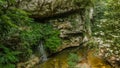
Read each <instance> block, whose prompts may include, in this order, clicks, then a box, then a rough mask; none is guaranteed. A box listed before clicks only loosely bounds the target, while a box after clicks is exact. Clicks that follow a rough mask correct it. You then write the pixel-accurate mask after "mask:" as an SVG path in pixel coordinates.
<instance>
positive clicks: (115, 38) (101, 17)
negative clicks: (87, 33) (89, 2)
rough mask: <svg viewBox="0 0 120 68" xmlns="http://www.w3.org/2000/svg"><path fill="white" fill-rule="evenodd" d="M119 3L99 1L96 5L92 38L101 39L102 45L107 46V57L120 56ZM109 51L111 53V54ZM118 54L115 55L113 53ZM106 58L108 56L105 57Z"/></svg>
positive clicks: (109, 0)
mask: <svg viewBox="0 0 120 68" xmlns="http://www.w3.org/2000/svg"><path fill="white" fill-rule="evenodd" d="M119 8H120V1H119V0H108V1H105V0H100V1H99V2H97V3H96V7H95V10H96V16H95V22H94V24H95V25H96V26H93V36H95V37H97V38H98V37H99V38H101V39H102V41H103V44H106V43H107V44H109V45H110V47H109V51H107V53H109V56H120V54H119V53H120V52H119V49H120V25H119V24H120V19H119V17H120V9H119ZM101 46H102V45H101ZM110 51H113V52H112V53H111V52H110ZM116 51H117V52H118V54H117V53H115V52H116ZM107 58H108V56H107Z"/></svg>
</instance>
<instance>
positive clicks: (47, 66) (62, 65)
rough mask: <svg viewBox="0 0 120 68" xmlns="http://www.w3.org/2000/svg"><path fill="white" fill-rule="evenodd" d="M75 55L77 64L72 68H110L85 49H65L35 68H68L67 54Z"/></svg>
mask: <svg viewBox="0 0 120 68" xmlns="http://www.w3.org/2000/svg"><path fill="white" fill-rule="evenodd" d="M71 52H72V53H76V54H77V55H78V56H79V58H80V59H79V62H77V64H76V65H75V67H73V68H112V67H111V66H110V65H109V64H107V63H106V62H105V61H104V60H103V59H101V58H99V57H98V56H95V55H94V54H95V51H92V50H91V51H86V50H85V49H79V50H78V49H76V48H72V49H67V50H64V51H61V52H60V53H58V54H56V55H54V56H52V57H50V58H49V60H48V61H46V62H44V63H42V64H39V65H37V66H36V67H35V68H69V66H68V64H67V59H68V56H69V53H71Z"/></svg>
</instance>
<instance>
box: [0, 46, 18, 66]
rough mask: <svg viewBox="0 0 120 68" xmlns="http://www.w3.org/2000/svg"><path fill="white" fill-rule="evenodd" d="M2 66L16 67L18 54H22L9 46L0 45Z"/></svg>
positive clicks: (0, 64) (0, 62)
mask: <svg viewBox="0 0 120 68" xmlns="http://www.w3.org/2000/svg"><path fill="white" fill-rule="evenodd" d="M0 50H1V53H0V68H15V65H14V64H10V63H15V62H17V61H18V57H17V55H18V54H20V52H18V51H12V50H10V49H9V48H7V47H5V46H3V45H0Z"/></svg>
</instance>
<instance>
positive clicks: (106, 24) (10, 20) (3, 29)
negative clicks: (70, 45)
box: [0, 0, 120, 68]
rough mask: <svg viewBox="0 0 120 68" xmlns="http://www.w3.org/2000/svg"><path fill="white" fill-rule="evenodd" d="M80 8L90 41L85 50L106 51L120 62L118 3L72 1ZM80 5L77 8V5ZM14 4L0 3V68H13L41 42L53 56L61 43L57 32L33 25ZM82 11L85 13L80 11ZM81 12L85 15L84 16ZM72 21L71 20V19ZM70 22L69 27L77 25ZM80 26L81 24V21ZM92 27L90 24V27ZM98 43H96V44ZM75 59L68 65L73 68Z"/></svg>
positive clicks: (13, 1) (10, 1)
mask: <svg viewBox="0 0 120 68" xmlns="http://www.w3.org/2000/svg"><path fill="white" fill-rule="evenodd" d="M72 1H74V3H76V4H75V5H77V6H80V8H81V11H80V15H83V16H80V17H81V19H83V21H84V23H83V24H84V27H85V30H83V31H85V33H84V34H86V35H87V37H89V39H90V41H89V42H88V43H87V44H88V45H89V46H88V48H90V49H91V48H94V49H100V48H99V46H100V47H101V46H104V45H105V44H109V45H110V46H109V45H107V46H108V47H107V48H108V53H109V54H108V56H107V57H106V55H104V57H105V58H106V59H108V58H109V57H111V56H115V58H116V57H117V60H118V61H119V60H120V57H119V56H120V50H119V49H120V18H119V17H120V1H119V0H72ZM81 2H82V3H83V5H82V4H80V3H81ZM93 3H94V10H95V12H94V18H93V19H91V20H90V17H89V14H90V13H89V10H90V8H91V7H93ZM17 4H18V3H17V2H16V0H0V68H15V65H16V63H18V62H21V61H26V60H28V58H29V57H30V56H31V55H32V54H33V52H34V51H33V50H35V49H34V48H35V47H37V46H38V44H39V42H40V41H41V40H42V41H43V42H44V43H43V44H44V45H45V49H46V50H47V51H49V52H50V53H53V52H56V49H57V48H58V47H59V46H60V45H61V43H62V40H61V39H60V37H59V34H60V32H59V30H57V29H54V28H53V25H52V24H51V23H44V24H43V23H40V22H36V21H35V20H34V19H33V18H30V17H29V15H31V14H30V13H28V12H25V11H24V10H22V9H19V8H18V6H17ZM83 8H85V9H83ZM84 12H85V13H84ZM73 17H74V16H73ZM73 19H74V18H72V17H71V18H70V22H72V25H74V26H76V25H77V23H76V22H78V21H80V20H73ZM81 22H82V21H81ZM91 23H92V24H91ZM73 28H77V27H73ZM96 39H98V40H96ZM77 62H78V55H76V54H74V53H70V55H69V58H68V64H69V66H70V67H74V66H75V65H76V63H77Z"/></svg>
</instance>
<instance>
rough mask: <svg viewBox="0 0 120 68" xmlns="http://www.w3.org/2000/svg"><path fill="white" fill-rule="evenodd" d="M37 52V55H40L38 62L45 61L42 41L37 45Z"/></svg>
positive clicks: (45, 56)
mask: <svg viewBox="0 0 120 68" xmlns="http://www.w3.org/2000/svg"><path fill="white" fill-rule="evenodd" d="M38 50H39V53H40V55H41V57H40V60H41V61H42V62H44V61H47V59H48V58H47V54H46V52H45V49H44V45H43V42H42V41H40V43H39V46H38Z"/></svg>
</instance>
